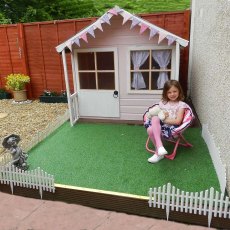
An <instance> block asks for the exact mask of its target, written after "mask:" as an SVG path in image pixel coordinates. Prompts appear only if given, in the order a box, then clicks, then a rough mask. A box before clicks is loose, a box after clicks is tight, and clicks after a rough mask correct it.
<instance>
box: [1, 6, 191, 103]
mask: <svg viewBox="0 0 230 230" xmlns="http://www.w3.org/2000/svg"><path fill="white" fill-rule="evenodd" d="M140 17H142V18H144V19H146V20H148V21H150V22H153V23H154V24H156V25H157V26H161V27H162V28H164V29H166V30H168V31H170V32H172V33H174V34H176V35H178V36H180V37H182V38H184V39H187V40H188V34H189V25H188V22H189V17H190V11H189V10H186V11H180V12H166V13H158V14H155V13H154V14H141V15H140ZM178 18H179V19H178ZM95 20H96V18H86V19H71V20H61V21H59V20H57V21H50V22H35V23H21V24H15V25H0V87H4V85H5V79H4V78H5V76H7V75H8V74H10V73H12V72H16V71H17V72H22V73H27V74H29V75H30V77H31V84H29V85H28V89H30V90H31V95H29V97H30V98H34V99H35V98H38V97H39V96H40V94H41V93H42V91H43V90H44V89H49V90H58V91H61V90H64V89H65V83H64V72H63V64H62V60H61V56H60V55H59V54H58V53H56V52H55V53H54V52H53V49H54V48H55V47H56V46H57V45H58V44H60V43H61V42H63V41H65V40H66V39H67V38H68V37H70V36H72V35H74V34H76V33H77V32H79V31H80V30H81V29H83V28H85V27H86V26H88V25H89V24H90V23H92V22H94V21H95ZM174 20H175V23H173V21H174ZM171 23H172V24H171ZM176 24H177V25H176ZM48 27H49V28H50V29H51V30H47V28H48ZM50 31H52V34H51V32H50ZM48 32H50V33H49V34H51V37H52V40H53V41H52V42H51V43H50V42H49V39H50V37H49V36H46V35H45V34H44V33H48ZM54 36H56V38H54ZM47 40H48V41H47ZM17 41H18V43H17ZM22 44H24V46H22ZM50 46H52V47H50ZM187 50H188V48H185V49H183V50H182V53H181V67H182V68H181V69H180V72H181V76H183V78H181V79H180V81H181V82H182V85H183V87H184V89H185V90H186V89H187V84H186V83H187V65H188V62H187V55H188V53H186V52H187ZM19 51H20V52H19ZM51 54H52V55H51ZM19 55H21V56H19ZM50 59H51V60H50ZM52 60H55V61H52ZM67 60H68V66H69V67H70V68H69V74H70V75H71V73H72V72H71V64H70V55H67ZM49 62H51V64H52V65H50V63H49ZM53 62H54V63H53ZM47 75H48V77H47ZM53 75H55V76H53ZM48 87H49V88H48ZM70 88H71V90H72V89H73V84H72V81H71V80H70Z"/></svg>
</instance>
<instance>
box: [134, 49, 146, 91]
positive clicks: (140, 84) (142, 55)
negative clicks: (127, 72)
mask: <svg viewBox="0 0 230 230" xmlns="http://www.w3.org/2000/svg"><path fill="white" fill-rule="evenodd" d="M148 56H149V52H148V51H132V52H131V58H132V63H133V66H134V70H139V69H140V67H141V66H142V65H143V64H144V63H145V61H146V60H147V58H148ZM132 87H133V88H134V89H145V88H146V84H145V81H144V78H143V75H142V73H141V72H134V73H133V80H132Z"/></svg>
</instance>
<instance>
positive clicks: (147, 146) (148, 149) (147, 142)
mask: <svg viewBox="0 0 230 230" xmlns="http://www.w3.org/2000/svg"><path fill="white" fill-rule="evenodd" d="M149 140H150V138H149V137H148V138H147V141H146V144H145V148H146V150H147V151H148V152H150V153H153V154H155V153H156V151H154V150H152V149H150V148H149Z"/></svg>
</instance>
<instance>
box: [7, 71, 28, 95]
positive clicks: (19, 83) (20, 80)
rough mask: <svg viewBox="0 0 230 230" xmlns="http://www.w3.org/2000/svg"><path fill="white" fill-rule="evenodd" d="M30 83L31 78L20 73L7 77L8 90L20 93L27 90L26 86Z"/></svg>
mask: <svg viewBox="0 0 230 230" xmlns="http://www.w3.org/2000/svg"><path fill="white" fill-rule="evenodd" d="M29 82H30V77H29V76H27V75H24V74H20V73H12V74H9V75H8V76H6V89H9V90H13V91H18V90H23V89H25V85H26V84H27V83H29Z"/></svg>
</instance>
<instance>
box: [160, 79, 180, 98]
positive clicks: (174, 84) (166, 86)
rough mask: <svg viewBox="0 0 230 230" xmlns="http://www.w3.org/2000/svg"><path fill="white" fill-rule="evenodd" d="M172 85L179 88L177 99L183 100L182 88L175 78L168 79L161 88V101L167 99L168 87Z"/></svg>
mask: <svg viewBox="0 0 230 230" xmlns="http://www.w3.org/2000/svg"><path fill="white" fill-rule="evenodd" d="M172 86H175V87H176V88H177V89H178V90H179V96H178V98H177V100H178V101H183V100H184V93H183V90H182V88H181V85H180V83H179V81H176V80H169V81H166V82H165V84H164V88H163V94H162V99H163V101H165V102H168V101H169V99H168V95H167V92H168V91H169V89H170V88H171V87H172Z"/></svg>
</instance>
